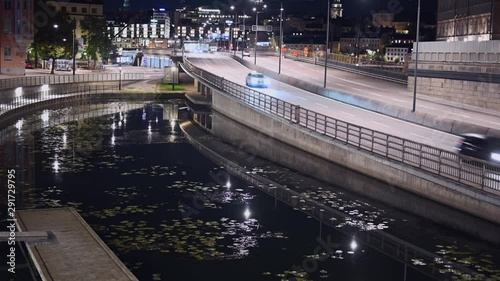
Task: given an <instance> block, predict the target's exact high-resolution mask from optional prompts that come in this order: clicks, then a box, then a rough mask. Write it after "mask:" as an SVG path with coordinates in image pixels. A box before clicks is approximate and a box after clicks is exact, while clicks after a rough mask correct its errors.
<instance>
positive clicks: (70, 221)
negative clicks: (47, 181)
mask: <svg viewBox="0 0 500 281" xmlns="http://www.w3.org/2000/svg"><path fill="white" fill-rule="evenodd" d="M16 217H17V220H18V228H20V230H21V231H49V230H50V231H52V232H53V233H54V235H55V237H56V239H57V241H58V242H59V244H57V245H54V244H52V245H44V246H29V250H30V252H31V253H32V258H33V260H34V262H35V264H37V267H38V268H39V270H40V271H41V272H40V275H41V276H42V278H43V280H53V281H69V280H71V281H88V280H94V281H115V280H116V281H126V280H138V279H137V278H136V277H135V276H134V275H133V274H132V273H131V272H130V271H129V270H128V268H127V267H126V266H125V265H124V264H123V263H122V262H121V261H120V260H119V259H118V258H117V257H116V256H115V254H114V253H113V252H112V251H111V250H110V249H109V248H108V246H106V244H104V242H103V241H102V240H101V239H100V238H99V236H98V235H97V234H96V233H95V232H94V231H93V230H92V229H91V228H90V226H89V225H88V224H87V223H86V222H85V220H84V219H83V218H82V217H81V216H80V215H79V214H78V213H77V212H76V211H75V210H74V209H73V208H60V209H38V210H22V211H18V212H17V214H16Z"/></svg>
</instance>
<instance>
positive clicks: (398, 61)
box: [392, 56, 401, 63]
mask: <svg viewBox="0 0 500 281" xmlns="http://www.w3.org/2000/svg"><path fill="white" fill-rule="evenodd" d="M392 61H394V63H400V62H401V58H400V57H398V56H395V57H394V58H393V59H392Z"/></svg>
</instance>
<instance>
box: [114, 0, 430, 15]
mask: <svg viewBox="0 0 500 281" xmlns="http://www.w3.org/2000/svg"><path fill="white" fill-rule="evenodd" d="M129 1H130V3H131V10H140V9H146V8H166V9H172V8H177V7H181V6H182V5H181V1H182V0H129ZM184 1H185V2H184V3H185V5H190V6H194V7H197V6H208V7H211V8H221V10H222V9H223V7H224V6H226V7H229V6H231V5H234V6H236V7H244V6H246V7H247V10H250V9H251V7H253V5H252V2H251V0H246V1H245V0H184ZM299 1H300V0H282V2H283V7H284V8H285V11H286V12H294V13H296V14H300V13H304V14H305V13H306V12H309V13H311V14H322V13H324V12H323V11H325V8H326V5H327V1H326V0H310V1H311V2H307V3H297V2H299ZM294 2H295V3H294ZM302 2H304V1H302ZM389 2H391V3H400V4H399V6H400V7H401V12H400V13H399V14H398V15H397V16H398V17H400V18H401V19H415V18H416V15H417V11H416V10H417V0H343V1H342V3H343V6H344V16H345V17H346V16H347V17H353V18H359V17H361V16H363V15H369V14H370V12H371V11H381V10H386V11H387V10H389V8H388V3H389ZM104 3H105V4H104V6H105V10H106V11H107V12H114V11H117V10H118V8H120V7H121V6H122V4H123V0H104ZM264 3H266V4H268V6H269V7H270V8H271V10H272V9H275V10H276V13H278V12H279V11H278V8H279V3H278V2H276V1H274V2H273V1H271V0H264ZM436 3H437V0H427V1H422V4H421V5H422V13H423V17H425V18H427V17H428V16H431V18H432V14H434V13H435V11H436V6H437V4H436ZM217 5H218V7H217ZM399 6H398V7H399ZM429 14H430V15H429Z"/></svg>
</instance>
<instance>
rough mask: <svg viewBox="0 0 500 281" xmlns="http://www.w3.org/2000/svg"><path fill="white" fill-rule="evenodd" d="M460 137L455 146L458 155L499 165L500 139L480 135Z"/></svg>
mask: <svg viewBox="0 0 500 281" xmlns="http://www.w3.org/2000/svg"><path fill="white" fill-rule="evenodd" d="M461 137H462V138H461V139H460V141H459V142H458V143H457V145H456V146H455V150H456V151H457V152H458V153H459V154H461V155H465V156H469V157H474V158H477V159H481V160H484V161H489V162H492V163H494V164H500V138H497V137H492V136H485V135H481V134H464V135H462V136H461ZM466 162H467V163H468V162H471V161H466ZM472 164H474V163H472Z"/></svg>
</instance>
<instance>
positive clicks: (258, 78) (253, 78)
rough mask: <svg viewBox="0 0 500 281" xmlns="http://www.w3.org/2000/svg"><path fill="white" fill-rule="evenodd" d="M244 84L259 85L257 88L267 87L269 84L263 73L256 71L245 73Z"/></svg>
mask: <svg viewBox="0 0 500 281" xmlns="http://www.w3.org/2000/svg"><path fill="white" fill-rule="evenodd" d="M246 84H247V86H249V87H259V88H267V86H268V85H269V82H268V80H267V79H266V77H265V76H264V75H262V74H261V73H258V72H250V73H248V75H247V80H246Z"/></svg>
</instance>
